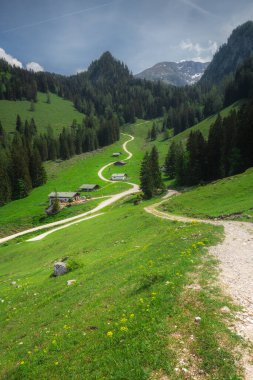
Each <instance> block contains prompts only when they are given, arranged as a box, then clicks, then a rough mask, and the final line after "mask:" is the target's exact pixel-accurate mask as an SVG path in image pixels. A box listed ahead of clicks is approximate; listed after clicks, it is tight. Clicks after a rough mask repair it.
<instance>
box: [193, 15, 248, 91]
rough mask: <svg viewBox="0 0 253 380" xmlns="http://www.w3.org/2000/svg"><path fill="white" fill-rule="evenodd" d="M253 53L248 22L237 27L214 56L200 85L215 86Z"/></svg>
mask: <svg viewBox="0 0 253 380" xmlns="http://www.w3.org/2000/svg"><path fill="white" fill-rule="evenodd" d="M252 52H253V22H252V21H248V22H246V23H244V24H243V25H240V26H238V27H237V28H236V29H235V30H234V31H233V32H232V34H231V36H230V37H229V38H228V41H227V43H226V44H224V45H222V46H221V47H220V49H219V50H218V51H217V53H216V54H215V55H214V58H213V60H212V62H211V63H210V64H209V66H208V67H207V69H206V71H205V73H204V75H203V76H202V78H201V80H200V83H201V85H205V84H209V83H211V84H217V83H220V82H221V81H222V80H223V79H224V77H225V76H227V75H229V74H231V73H235V71H236V69H237V68H238V66H239V65H240V64H242V63H243V61H244V60H245V59H247V58H249V57H250V56H251V55H252Z"/></svg>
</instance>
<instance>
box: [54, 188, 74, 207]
mask: <svg viewBox="0 0 253 380" xmlns="http://www.w3.org/2000/svg"><path fill="white" fill-rule="evenodd" d="M48 198H49V204H50V205H51V204H52V202H53V201H54V200H55V199H58V200H59V202H64V203H65V202H69V201H77V200H80V194H79V193H74V192H71V191H66V192H55V191H54V192H52V193H50V194H49V195H48Z"/></svg>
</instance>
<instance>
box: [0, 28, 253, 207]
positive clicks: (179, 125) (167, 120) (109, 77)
mask: <svg viewBox="0 0 253 380" xmlns="http://www.w3.org/2000/svg"><path fill="white" fill-rule="evenodd" d="M251 37H252V38H251ZM249 40H250V41H253V22H247V23H245V24H244V25H242V26H240V27H238V28H237V29H235V30H234V32H233V33H232V35H231V37H230V38H229V40H228V43H227V44H225V45H223V46H222V47H221V48H220V50H219V51H218V52H217V53H216V54H215V56H214V58H213V61H212V62H211V64H210V66H209V67H208V69H207V71H206V73H205V74H204V76H203V77H202V79H201V80H200V82H199V83H197V84H196V85H193V86H186V87H181V88H179V87H174V86H170V85H167V84H164V83H162V82H150V81H145V80H141V79H135V78H134V76H133V75H132V73H131V72H130V71H129V69H128V68H127V66H126V65H125V64H124V63H122V62H120V61H118V60H116V59H115V58H114V57H113V56H112V55H111V54H110V53H109V52H106V53H104V54H103V55H102V56H101V57H100V59H98V60H96V61H94V62H92V63H91V65H90V66H89V68H88V70H87V71H86V72H82V73H80V74H77V75H72V76H70V77H65V76H62V75H58V74H54V73H48V72H39V73H33V72H31V71H27V70H24V69H21V68H18V67H15V66H13V67H12V66H10V65H9V64H8V63H7V62H6V61H4V60H0V100H3V99H5V100H13V101H15V100H29V101H30V102H31V108H32V107H34V105H35V104H36V101H37V91H41V92H44V93H45V94H47V99H48V102H50V93H54V94H57V95H59V96H60V97H62V98H65V99H68V100H71V101H72V102H73V103H74V105H75V108H76V109H77V110H78V111H79V112H81V113H83V114H84V119H83V122H82V123H81V124H78V123H77V122H76V121H75V120H74V121H73V123H72V124H71V125H70V126H69V127H70V128H64V129H63V130H62V132H61V133H60V135H59V137H56V136H55V135H54V131H53V130H52V128H50V127H49V128H48V131H47V133H44V134H39V133H38V132H37V128H36V120H34V119H31V120H30V121H29V120H21V119H20V117H19V116H18V115H17V122H16V131H15V133H14V135H10V134H7V133H6V132H5V129H4V125H2V124H0V155H1V159H0V183H1V186H0V195H1V196H0V198H1V204H5V203H6V202H8V201H10V200H12V199H18V198H22V197H24V196H26V195H27V194H28V193H29V191H30V190H31V189H32V188H33V187H36V186H39V185H41V184H43V183H44V182H45V181H46V175H45V172H44V169H43V165H42V162H43V161H47V160H55V159H58V158H60V159H63V160H65V159H69V158H70V157H71V156H73V155H75V154H80V153H83V152H88V151H92V150H95V149H97V148H99V147H103V146H106V145H109V144H112V143H113V142H115V141H117V140H118V139H119V135H120V125H123V124H125V123H133V122H135V121H136V119H137V118H140V119H146V120H149V119H153V118H157V117H161V118H163V131H164V132H166V130H167V129H169V130H171V133H169V135H170V136H173V135H177V134H178V133H180V132H182V131H184V130H185V129H188V128H189V127H191V126H193V125H195V124H196V123H198V122H200V121H201V120H203V119H204V118H206V117H207V116H209V115H212V114H214V113H217V112H219V111H220V110H221V109H222V108H223V107H225V106H227V105H230V104H232V103H233V102H234V101H236V100H239V99H245V102H246V99H251V98H252V97H253V92H252V91H253V90H252V89H253V58H252V56H251V55H250V54H251V51H252V46H251V45H252V44H251V42H249V43H248V41H249ZM228 62H229V64H228ZM217 67H219V71H218V72H219V75H218V76H216V70H217ZM251 120H252V105H248V106H245V107H244V108H243V109H242V110H241V111H240V112H238V113H237V114H236V113H233V114H231V115H230V116H229V117H228V118H226V119H224V120H222V119H221V118H220V117H219V118H218V119H217V121H216V123H215V124H214V125H213V126H212V128H211V130H210V134H209V138H208V141H207V142H205V141H204V138H203V136H202V135H201V133H200V132H196V133H191V135H190V137H189V139H188V142H187V147H186V150H185V149H184V148H183V147H182V146H181V145H175V144H172V145H171V148H170V151H169V153H168V157H167V160H166V171H167V175H168V176H169V177H170V178H174V177H176V179H177V182H178V184H184V185H185V184H187V185H193V184H197V183H199V182H201V181H208V180H213V179H217V178H222V177H223V176H227V175H231V174H234V173H238V172H240V171H242V170H244V169H245V168H247V167H249V166H250V165H252V164H253V162H252V156H251V154H250V153H249V152H250V151H251V150H250V146H252V142H253V141H252V121H251ZM0 122H1V117H0ZM250 144H251V145H250ZM153 153H154V152H153ZM146 161H148V157H146ZM151 187H152V186H151ZM155 188H156V186H155ZM153 192H154V191H153V190H152V191H151V193H153Z"/></svg>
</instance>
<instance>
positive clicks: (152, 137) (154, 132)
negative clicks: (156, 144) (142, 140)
mask: <svg viewBox="0 0 253 380" xmlns="http://www.w3.org/2000/svg"><path fill="white" fill-rule="evenodd" d="M156 137H157V127H156V124H155V123H153V125H152V128H151V131H150V140H156Z"/></svg>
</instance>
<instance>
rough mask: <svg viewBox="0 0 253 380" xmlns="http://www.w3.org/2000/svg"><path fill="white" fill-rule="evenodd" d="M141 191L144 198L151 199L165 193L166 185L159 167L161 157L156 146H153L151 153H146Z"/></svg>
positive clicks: (142, 167)
mask: <svg viewBox="0 0 253 380" xmlns="http://www.w3.org/2000/svg"><path fill="white" fill-rule="evenodd" d="M140 183H141V186H140V188H141V190H142V192H143V194H144V198H146V199H150V198H152V197H153V196H154V195H157V194H159V193H161V192H163V191H164V188H165V187H164V183H163V181H162V175H161V171H160V167H159V155H158V151H157V148H156V146H153V148H152V150H151V152H150V153H149V152H146V153H145V155H144V157H143V160H142V163H141V172H140Z"/></svg>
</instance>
